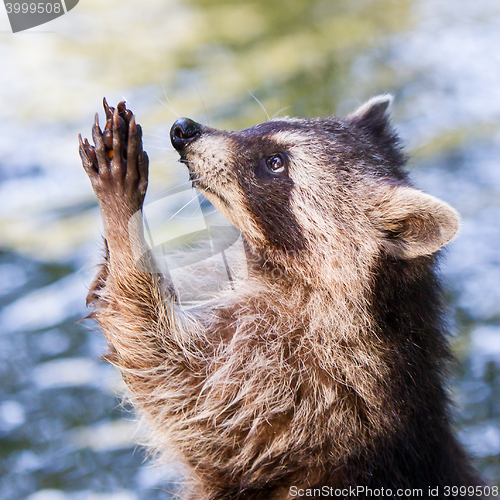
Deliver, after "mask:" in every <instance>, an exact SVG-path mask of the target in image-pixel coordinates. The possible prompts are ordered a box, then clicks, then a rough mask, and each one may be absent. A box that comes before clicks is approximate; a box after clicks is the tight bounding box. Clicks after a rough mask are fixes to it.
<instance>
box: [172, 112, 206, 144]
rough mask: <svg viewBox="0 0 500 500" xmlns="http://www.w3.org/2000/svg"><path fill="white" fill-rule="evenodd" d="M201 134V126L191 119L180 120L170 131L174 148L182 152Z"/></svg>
mask: <svg viewBox="0 0 500 500" xmlns="http://www.w3.org/2000/svg"><path fill="white" fill-rule="evenodd" d="M200 134H201V125H200V124H199V123H196V122H195V121H193V120H190V119H189V118H179V119H178V120H177V121H176V122H175V123H174V124H173V125H172V128H171V129H170V140H171V141H172V146H174V148H175V149H177V151H179V152H181V151H182V150H183V149H184V148H185V147H186V146H187V145H188V144H189V143H190V142H193V141H194V140H195V139H197V138H198V137H199V136H200Z"/></svg>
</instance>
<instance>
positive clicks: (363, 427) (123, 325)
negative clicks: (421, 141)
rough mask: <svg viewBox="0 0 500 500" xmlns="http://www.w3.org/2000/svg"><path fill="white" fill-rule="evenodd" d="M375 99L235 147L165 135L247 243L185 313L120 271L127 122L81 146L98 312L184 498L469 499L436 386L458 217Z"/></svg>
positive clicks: (130, 125) (232, 136)
mask: <svg viewBox="0 0 500 500" xmlns="http://www.w3.org/2000/svg"><path fill="white" fill-rule="evenodd" d="M389 103H390V97H389V96H380V97H377V98H374V99H372V100H370V101H369V102H367V103H366V104H365V105H363V106H362V107H361V108H359V109H358V110H357V111H356V112H354V113H353V114H352V115H350V116H348V117H346V118H344V119H338V118H335V117H329V118H317V119H290V118H280V119H275V120H271V121H269V122H266V123H262V124H260V125H256V126H254V127H251V128H248V129H245V130H242V131H235V132H233V131H224V130H216V129H213V128H210V127H207V126H204V125H200V124H198V123H196V122H193V121H191V120H188V119H184V118H182V119H179V120H178V121H177V122H176V123H175V124H174V125H173V127H172V130H171V140H172V144H173V145H174V147H175V149H176V150H177V151H178V152H179V154H180V157H181V161H182V162H183V163H185V164H186V165H187V168H188V169H189V173H190V176H191V179H192V181H193V184H194V185H195V186H196V187H197V188H198V189H199V190H200V191H202V192H203V193H204V195H205V196H206V197H207V198H208V199H209V200H210V201H211V202H212V203H213V204H214V205H215V207H216V208H218V209H219V210H220V211H221V212H222V213H223V214H224V215H225V216H226V217H227V218H228V219H229V220H230V221H231V222H232V223H233V224H234V225H235V226H236V227H237V228H238V229H239V230H240V231H241V233H242V237H243V240H244V244H245V250H246V254H247V261H248V262H249V263H250V264H249V274H248V279H246V280H245V281H244V282H242V283H240V284H239V286H237V287H236V289H235V290H231V291H227V292H225V293H221V294H219V295H217V296H214V297H213V299H212V300H211V301H210V302H209V303H208V304H204V305H203V306H200V307H198V308H194V309H192V310H190V311H189V312H187V311H186V310H185V309H182V308H181V307H180V305H179V303H178V302H177V300H176V296H175V293H174V291H173V289H172V286H171V284H169V283H168V282H167V283H163V282H162V281H161V280H160V278H159V276H158V275H157V274H154V273H150V272H145V271H144V268H143V267H141V266H139V265H137V262H136V261H135V259H134V252H133V250H132V249H133V247H134V246H137V245H139V246H140V245H143V241H142V236H141V230H142V225H141V224H140V223H137V224H131V223H130V222H129V219H130V217H131V215H132V214H133V213H134V212H135V211H137V210H140V209H141V208H142V202H143V199H144V193H145V190H146V184H147V156H146V155H145V153H143V152H142V146H141V140H140V127H139V126H138V125H136V124H135V119H134V118H130V116H131V114H130V112H128V111H127V110H125V106H124V105H123V103H120V104H119V105H118V107H117V109H116V110H114V109H113V108H109V107H108V109H107V110H106V111H107V115H108V125H107V127H106V128H107V130H108V133H107V136H108V138H107V137H106V132H105V133H104V134H103V133H102V132H101V130H100V128H99V124H98V123H96V125H95V126H94V130H93V133H94V142H95V146H91V145H89V143H88V142H85V143H84V142H81V146H80V152H81V155H82V159H83V163H84V166H85V168H86V170H87V173H88V174H89V176H90V178H91V180H92V184H93V186H94V190H95V191H96V194H97V196H98V199H99V203H100V206H101V212H102V216H103V221H104V228H105V233H106V239H107V244H108V247H109V251H108V256H107V259H106V262H105V263H104V265H103V270H102V272H101V274H100V275H99V277H98V279H97V280H96V282H95V284H94V286H93V287H92V289H91V293H90V301H91V302H92V303H93V304H94V313H93V314H94V317H95V318H96V319H97V321H98V323H99V324H100V325H101V327H102V329H103V330H104V333H105V335H106V338H107V339H108V342H109V345H110V347H111V351H112V352H111V354H110V356H109V359H110V361H111V362H112V363H114V364H115V365H116V366H117V367H118V368H119V369H120V370H121V372H122V374H123V377H124V379H125V381H126V383H127V385H128V387H129V389H130V393H131V397H132V399H133V401H134V404H135V405H136V407H137V408H138V410H139V411H140V413H141V415H142V416H143V417H144V419H145V420H146V421H147V422H148V424H149V426H150V428H151V429H152V436H153V437H152V439H151V444H152V446H153V447H154V448H155V449H157V450H159V451H160V452H165V454H168V453H175V456H176V459H177V460H179V461H181V462H182V463H183V464H184V465H185V466H186V469H187V471H188V473H189V475H190V477H191V478H192V480H193V482H192V488H191V490H190V493H186V494H189V495H191V497H192V498H200V499H212V500H215V499H235V500H236V499H290V498H294V497H295V496H298V495H299V493H298V492H299V491H301V490H302V493H304V491H305V490H306V489H307V491H309V492H310V495H309V493H308V495H309V496H310V497H311V496H312V497H317V498H319V497H321V492H322V491H324V490H321V488H323V487H325V488H333V489H345V488H349V487H353V488H356V487H364V488H366V489H367V490H368V489H372V490H373V489H377V488H385V489H386V490H387V489H391V490H392V492H393V493H392V494H393V495H395V494H396V490H397V489H403V490H404V489H408V488H411V489H422V492H423V493H422V495H421V497H422V498H425V497H427V496H428V491H429V488H436V487H439V496H440V497H441V496H442V495H443V494H444V490H443V487H444V486H476V485H479V484H481V483H480V481H479V479H478V478H477V476H476V474H475V472H474V471H473V469H472V467H471V465H470V462H469V459H468V458H467V456H466V454H465V452H464V451H463V450H462V448H461V446H460V445H459V443H458V441H457V439H456V438H455V437H454V435H453V433H452V429H451V423H450V416H449V412H448V406H449V405H448V395H447V392H446V389H445V381H444V377H445V368H446V362H447V361H448V358H449V350H448V344H447V340H446V331H445V328H444V326H443V318H442V297H441V289H440V284H439V280H438V279H437V277H436V261H437V254H438V251H439V249H440V248H441V247H442V246H443V245H445V244H446V243H447V242H449V241H450V240H451V239H452V237H453V236H454V235H455V233H456V231H457V229H458V227H459V217H458V215H457V213H456V212H455V210H454V209H453V208H451V207H450V206H449V205H447V204H446V203H444V202H443V201H440V200H438V199H436V198H434V197H433V196H430V195H428V194H425V193H423V192H421V191H419V190H417V189H415V188H414V187H413V186H412V185H411V183H410V181H409V179H408V176H407V174H406V173H405V172H404V170H403V169H402V168H403V166H404V163H405V158H404V156H403V154H402V152H401V150H400V148H399V146H398V140H397V137H396V135H395V132H394V131H393V129H392V127H391V125H390V123H389V118H388V114H387V108H388V105H389ZM109 123H111V125H109ZM110 134H112V135H113V140H112V141H110V140H109V136H110ZM111 150H112V151H113V155H111V154H109V152H110V151H111ZM125 151H126V155H125V153H124V152H125ZM110 157H113V158H111V159H110ZM137 193H139V194H137ZM141 269H142V270H141ZM367 490H366V491H367ZM363 491H365V490H363ZM364 496H368V497H369V496H370V495H368V494H367V495H364V493H363V492H358V497H359V498H364Z"/></svg>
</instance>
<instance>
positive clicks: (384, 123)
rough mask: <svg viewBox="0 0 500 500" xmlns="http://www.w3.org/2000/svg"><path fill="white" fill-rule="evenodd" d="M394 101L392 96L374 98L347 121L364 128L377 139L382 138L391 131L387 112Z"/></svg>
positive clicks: (384, 95) (353, 113)
mask: <svg viewBox="0 0 500 500" xmlns="http://www.w3.org/2000/svg"><path fill="white" fill-rule="evenodd" d="M393 100H394V97H393V96H392V95H390V94H383V95H379V96H376V97H372V98H371V99H370V100H369V101H367V102H365V103H364V104H362V105H361V106H360V107H359V108H358V109H356V110H355V111H354V112H352V113H351V114H350V115H349V116H348V117H347V119H348V120H349V121H350V122H351V123H352V124H353V125H355V126H358V127H360V128H363V129H364V130H366V131H368V132H371V133H372V134H373V135H375V136H377V137H382V136H384V135H385V134H386V133H387V132H389V130H390V123H389V113H388V112H387V110H388V109H389V106H390V105H391V103H392V101H393ZM391 135H392V134H391Z"/></svg>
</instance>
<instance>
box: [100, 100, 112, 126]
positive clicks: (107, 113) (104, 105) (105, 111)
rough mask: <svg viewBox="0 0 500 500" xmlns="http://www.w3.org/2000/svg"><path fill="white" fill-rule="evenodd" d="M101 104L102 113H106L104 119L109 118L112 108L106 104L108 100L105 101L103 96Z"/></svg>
mask: <svg viewBox="0 0 500 500" xmlns="http://www.w3.org/2000/svg"><path fill="white" fill-rule="evenodd" d="M102 105H103V107H104V113H106V119H107V120H111V117H112V116H113V111H114V109H113V108H112V107H111V106H110V105H109V104H108V101H106V98H105V97H104V98H103V100H102Z"/></svg>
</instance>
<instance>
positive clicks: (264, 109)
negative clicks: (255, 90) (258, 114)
mask: <svg viewBox="0 0 500 500" xmlns="http://www.w3.org/2000/svg"><path fill="white" fill-rule="evenodd" d="M248 93H249V94H250V95H251V96H252V97H253V98H254V99H255V100H256V101H257V104H258V105H259V106H260V107H261V108H262V109H263V111H264V113H265V114H266V116H267V119H268V120H271V118H269V115H268V114H267V111H266V108H265V107H264V106H263V105H262V103H261V102H260V101H259V100H258V99H257V98H256V97H255V96H254V95H253V94H252V93H251V92H250V91H249V90H248Z"/></svg>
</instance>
